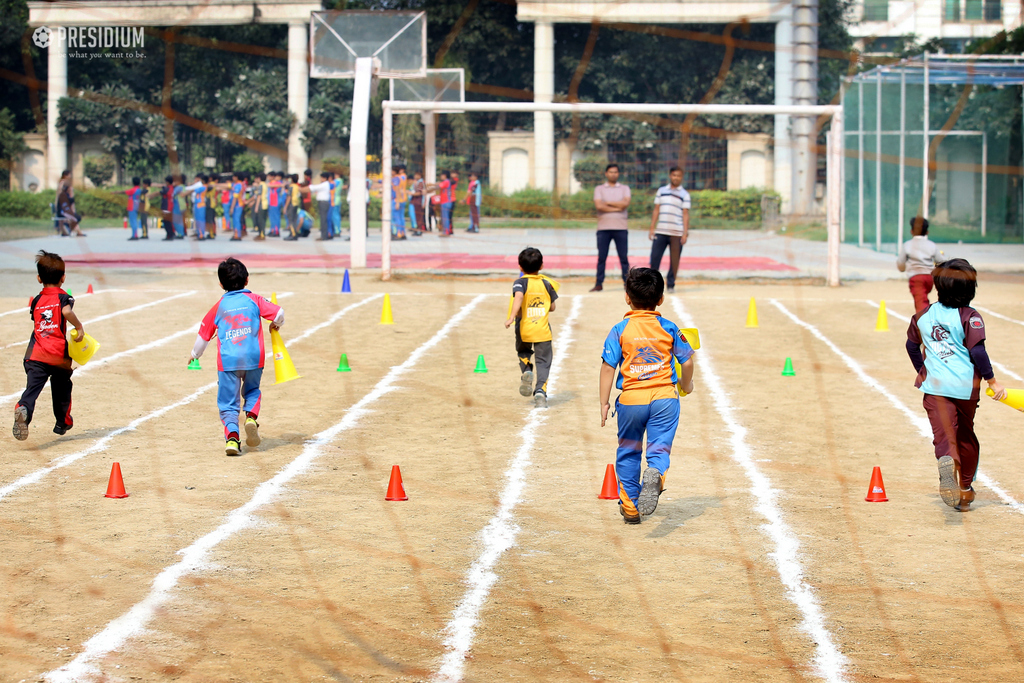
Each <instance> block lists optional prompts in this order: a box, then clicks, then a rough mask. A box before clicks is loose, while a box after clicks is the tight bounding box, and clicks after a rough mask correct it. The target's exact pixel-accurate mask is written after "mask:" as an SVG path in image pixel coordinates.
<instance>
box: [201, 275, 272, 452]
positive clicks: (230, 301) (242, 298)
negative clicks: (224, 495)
mask: <svg viewBox="0 0 1024 683" xmlns="http://www.w3.org/2000/svg"><path fill="white" fill-rule="evenodd" d="M217 277H218V278H219V279H220V285H221V287H223V288H224V292H225V294H224V295H223V296H222V297H221V299H220V301H218V302H217V304H216V305H215V306H214V307H213V308H211V309H210V312H209V313H207V314H206V317H205V318H203V322H202V323H200V325H199V335H198V337H197V338H196V343H195V346H193V347H192V360H194V359H196V358H199V357H201V356H202V355H203V352H204V351H205V350H206V345H207V344H209V343H210V340H211V339H213V338H214V336H216V337H217V383H218V387H217V407H218V408H219V409H220V420H221V422H223V423H224V438H225V442H226V443H225V447H224V448H225V452H226V453H227V454H228V455H238V454H239V453H240V452H241V450H240V444H239V429H238V422H239V412H240V411H242V410H244V411H245V422H244V424H245V444H246V445H247V446H249V447H250V448H255V447H256V446H259V445H260V434H259V424H258V423H257V422H256V420H257V419H258V418H259V413H260V397H261V394H260V379H261V378H262V377H263V361H264V355H265V350H264V346H263V325H262V323H261V321H260V318H266V319H267V320H270V321H271V323H270V329H272V330H277V329H280V328H281V325H283V324H284V310H283V309H282V308H281V307H280V306H278V305H277V304H272V303H270V302H269V301H267V300H266V299H264V298H263V297H261V296H259V295H258V294H253V293H252V292H250V291H249V290H248V289H246V288H245V286H246V285H248V284H249V271H248V270H246V268H245V264H243V263H242V262H241V261H239V260H237V259H233V258H229V259H227V260H225V261H221V263H220V265H219V266H218V267H217ZM243 399H244V401H243Z"/></svg>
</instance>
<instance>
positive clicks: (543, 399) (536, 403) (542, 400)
mask: <svg viewBox="0 0 1024 683" xmlns="http://www.w3.org/2000/svg"><path fill="white" fill-rule="evenodd" d="M533 407H534V408H547V407H548V397H547V396H545V395H544V394H542V393H540V392H537V393H536V394H534V395H533Z"/></svg>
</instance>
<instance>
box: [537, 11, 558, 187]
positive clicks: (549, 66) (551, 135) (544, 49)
mask: <svg viewBox="0 0 1024 683" xmlns="http://www.w3.org/2000/svg"><path fill="white" fill-rule="evenodd" d="M554 95H555V26H554V24H552V23H551V22H549V21H538V22H537V23H536V24H534V27H533V101H534V102H551V101H552V99H553V98H554ZM533 147H534V150H533V178H534V184H535V185H536V187H537V188H539V189H542V190H554V189H555V117H554V114H552V113H551V112H549V111H545V112H540V111H539V112H534V114H533Z"/></svg>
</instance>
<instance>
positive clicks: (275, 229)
mask: <svg viewBox="0 0 1024 683" xmlns="http://www.w3.org/2000/svg"><path fill="white" fill-rule="evenodd" d="M320 176H321V182H320V183H318V184H316V185H314V184H312V183H311V182H310V181H311V178H312V171H309V170H307V171H306V172H305V174H304V180H303V181H302V182H301V183H300V181H299V176H298V174H292V175H286V174H285V173H283V172H279V171H272V172H270V173H256V174H250V173H246V172H243V171H237V172H235V173H232V174H231V177H230V181H227V180H218V179H216V178H214V177H213V176H210V175H207V174H203V173H197V174H196V175H195V176H194V178H193V180H192V183H191V184H186V183H187V180H186V177H185V176H184V175H177V176H175V175H169V176H167V177H166V178H164V183H163V184H162V185H157V186H156V187H155V188H154V186H153V182H152V181H151V180H150V179H149V178H141V179H140V178H139V177H134V178H132V187H131V188H129V189H127V190H125V194H126V195H128V206H127V209H128V216H127V220H128V225H129V227H130V228H131V230H132V236H131V237H130V238H128V239H129V241H134V240H140V239H143V240H144V239H149V217H150V216H152V215H159V216H160V218H161V220H162V222H163V228H164V231H165V232H166V235H167V236H166V237H164V241H170V240H175V239H185V234H186V227H185V224H186V219H187V218H190V219H191V221H190V222H191V226H192V236H193V239H196V240H207V239H214V238H215V237H216V235H217V229H218V226H220V227H221V229H222V230H224V231H227V232H230V234H231V241H234V242H237V241H239V240H241V239H242V237H243V236H244V235H246V234H248V224H247V217H248V219H249V220H250V221H251V222H252V225H253V226H254V228H255V231H256V235H255V236H254V237H253V239H254V240H255V241H263V240H265V239H266V238H267V237H268V236H269V237H280V236H281V232H282V228H284V231H285V235H284V238H283V239H284V241H286V242H287V241H295V240H297V239H299V238H300V237H306V236H308V235H309V234H310V230H311V229H312V224H313V218H312V216H311V215H310V214H309V212H308V211H307V210H306V209H307V208H308V207H309V205H310V203H311V200H310V198H311V196H312V194H313V193H314V192H315V193H316V196H317V200H318V212H319V216H320V223H321V237H320V239H332V238H334V237H338V236H340V235H341V204H342V194H341V193H342V191H343V189H344V188H345V185H344V182H343V179H342V178H341V177H340V176H338V175H337V174H335V173H334V172H333V171H324V172H323V173H321V174H320ZM154 194H156V195H159V198H160V209H159V213H158V214H155V213H154V211H153V210H152V208H151V205H150V202H151V198H152V196H153V195H154ZM321 197H322V199H321ZM218 208H219V209H220V212H219V214H218ZM189 214H191V216H189Z"/></svg>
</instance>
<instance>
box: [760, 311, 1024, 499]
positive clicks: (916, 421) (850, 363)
mask: <svg viewBox="0 0 1024 683" xmlns="http://www.w3.org/2000/svg"><path fill="white" fill-rule="evenodd" d="M769 301H771V303H772V304H773V305H774V306H775V307H776V308H777V309H779V310H780V311H782V313H783V314H784V315H785V316H786V317H787V318H789V319H790V320H792V321H793V322H794V323H796V324H797V325H799V326H800V327H802V328H804V329H805V330H807V331H808V332H810V333H811V334H813V335H814V336H815V337H816V338H817V339H818V340H819V341H821V342H823V343H824V344H825V345H826V346H827V347H829V348H830V349H832V352H833V353H835V354H836V355H837V356H839V358H841V359H842V361H843V362H844V363H846V367H848V368H850V369H851V370H853V373H854V374H855V375H857V377H859V378H860V381H862V382H864V384H866V385H868V386H869V387H871V388H872V389H874V390H875V391H877V392H878V393H879V394H881V395H882V396H885V398H886V399H887V400H888V401H889V403H891V404H892V405H893V407H895V408H896V409H897V410H899V411H900V412H901V413H903V414H904V415H906V416H907V419H909V420H910V422H911V424H913V425H914V426H915V427H917V431H918V432H920V433H921V436H923V437H924V438H926V439H928V440H929V441H931V439H932V427H931V424H930V423H929V422H928V420H926V419H925V418H923V417H921V416H920V415H918V414H917V413H915V412H914V411H912V410H911V409H910V408H908V407H907V406H906V404H904V403H903V401H901V400H899V399H898V398H896V396H895V394H893V393H891V392H890V391H889V390H888V389H886V388H885V387H883V386H882V385H881V383H879V382H878V381H877V380H876V379H875V378H874V377H872V376H871V375H869V374H868V373H866V372H864V368H862V367H861V366H860V363H858V362H857V361H855V360H854V359H853V358H851V357H850V356H848V355H846V354H845V353H843V351H842V350H840V348H839V347H838V346H836V345H835V344H834V343H832V340H831V339H829V338H828V337H826V336H825V335H824V334H822V333H821V331H820V330H819V329H818V328H817V327H815V326H814V325H812V324H810V323H806V322H804V321H803V320H801V319H800V318H798V317H796V316H795V315H794V314H793V313H791V312H790V310H789V309H788V308H786V307H785V306H783V305H782V304H781V303H779V301H778V300H777V299H769ZM977 480H978V481H979V482H981V483H982V484H984V485H985V486H987V487H989V488H990V489H992V491H994V492H995V494H996V495H997V496H999V498H1000V499H1001V500H1002V501H1003V502H1004V503H1006V504H1007V505H1009V506H1010V507H1012V508H1013V509H1014V510H1016V511H1017V512H1019V513H1021V514H1022V515H1024V504H1021V503H1019V502H1017V500H1016V499H1014V498H1013V497H1012V496H1010V494H1008V493H1007V492H1006V491H1005V490H1003V488H1002V487H1001V486H1000V485H999V482H997V481H995V480H994V479H992V478H991V477H989V476H988V475H987V474H985V473H984V472H982V471H981V470H980V469H979V470H978V474H977Z"/></svg>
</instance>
